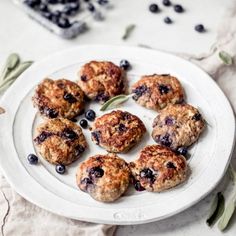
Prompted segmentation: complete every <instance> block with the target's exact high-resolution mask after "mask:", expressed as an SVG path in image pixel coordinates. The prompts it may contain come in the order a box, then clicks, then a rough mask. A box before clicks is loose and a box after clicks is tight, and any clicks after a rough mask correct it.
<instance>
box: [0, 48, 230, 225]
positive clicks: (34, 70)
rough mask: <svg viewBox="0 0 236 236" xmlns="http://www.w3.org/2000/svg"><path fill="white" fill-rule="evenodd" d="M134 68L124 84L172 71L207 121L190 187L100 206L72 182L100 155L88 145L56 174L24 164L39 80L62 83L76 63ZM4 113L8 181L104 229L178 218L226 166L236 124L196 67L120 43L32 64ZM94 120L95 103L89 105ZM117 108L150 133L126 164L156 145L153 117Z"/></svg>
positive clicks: (2, 156)
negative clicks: (96, 62) (138, 120)
mask: <svg viewBox="0 0 236 236" xmlns="http://www.w3.org/2000/svg"><path fill="white" fill-rule="evenodd" d="M124 58H125V59H127V60H129V61H130V63H131V64H132V70H130V71H129V73H128V80H129V84H132V83H134V82H135V81H136V80H137V79H138V78H139V77H140V75H144V74H152V73H161V74H166V73H170V74H172V75H174V76H176V77H178V78H179V79H180V81H181V82H182V84H183V87H184V89H185V91H186V96H187V102H188V103H190V104H192V105H194V106H196V107H198V108H199V109H200V110H201V112H202V113H203V115H204V117H205V119H206V120H207V122H208V124H209V125H208V127H207V130H206V131H205V132H204V134H203V135H202V136H201V138H200V139H199V141H198V143H196V144H195V145H194V146H193V147H192V149H191V150H190V153H191V158H190V160H189V161H188V162H189V165H190V168H191V175H190V177H189V179H188V181H187V182H185V183H184V184H182V185H180V186H178V187H176V188H173V189H171V190H169V191H165V192H163V193H148V192H146V191H144V192H136V191H134V189H133V188H132V187H130V188H129V190H128V191H127V193H126V194H125V196H123V197H121V198H120V199H119V200H118V201H116V202H114V203H109V204H107V203H106V204H105V203H100V202H96V201H95V200H93V199H92V198H91V197H90V196H89V195H88V194H86V193H84V192H82V191H80V190H79V189H78V188H77V186H76V183H75V173H76V168H77V165H78V164H79V163H80V162H81V161H83V160H85V159H86V158H88V157H89V156H91V155H93V154H98V153H105V151H104V150H103V149H101V148H99V147H98V146H96V145H94V144H93V143H92V142H91V141H90V134H89V131H88V130H86V131H85V132H84V133H85V135H86V139H87V141H88V143H89V150H87V151H86V152H85V153H84V155H83V157H82V158H81V159H80V160H78V161H76V162H75V163H73V164H72V165H71V166H69V167H68V169H67V170H68V171H67V174H65V175H59V174H57V173H56V172H55V170H54V166H52V165H51V164H49V163H47V162H46V161H44V160H43V159H42V158H40V164H39V165H36V166H32V165H29V164H28V162H27V159H26V157H27V155H28V154H29V153H34V152H36V150H35V147H34V145H33V143H32V136H33V134H34V131H35V126H36V125H37V123H38V122H41V120H40V119H41V118H40V117H39V116H38V114H37V112H36V110H35V109H34V108H33V106H32V102H31V97H32V94H33V90H34V87H35V86H36V85H37V84H38V83H39V82H40V81H41V80H42V79H43V78H44V77H47V76H49V77H52V78H54V79H58V78H67V79H70V80H73V81H75V80H76V79H77V78H76V73H77V71H78V70H79V68H80V66H81V65H82V64H84V63H85V62H88V61H90V60H110V61H113V62H114V63H116V64H119V61H120V60H121V59H124ZM0 106H2V107H3V108H5V110H6V113H5V114H3V115H1V116H0V126H1V132H0V140H1V141H0V165H1V167H2V169H3V172H4V174H5V176H6V177H7V179H8V181H9V183H10V184H11V185H12V186H13V188H15V190H16V191H17V192H18V193H19V194H21V195H22V196H23V197H24V198H26V199H27V200H29V201H31V202H32V203H34V204H36V205H38V206H40V207H42V208H45V209H47V210H49V211H52V212H54V213H57V214H60V215H63V216H66V217H70V218H74V219H80V220H85V221H91V222H101V223H108V224H141V223H145V222H150V221H155V220H159V219H163V218H166V217H168V216H171V215H173V214H176V213H178V212H180V211H182V210H184V209H186V208H187V207H190V206H191V205H193V204H195V203H196V202H198V201H199V200H200V199H202V198H203V197H204V196H206V194H208V193H209V192H210V191H211V190H212V189H213V188H214V187H215V186H216V184H217V183H218V182H219V181H220V179H221V178H222V176H223V175H224V172H225V170H226V168H227V166H228V163H229V161H230V156H231V152H232V149H233V145H234V131H235V120H234V115H233V112H232V109H231V107H230V104H229V102H228V100H227V99H226V97H225V96H224V94H223V92H222V91H221V90H220V89H219V87H218V86H217V85H216V84H215V82H214V81H213V80H212V79H211V78H210V77H209V76H208V75H207V74H206V73H205V72H203V71H202V70H200V69H199V68H198V67H196V66H195V65H193V64H191V63H189V62H187V61H185V60H182V59H180V58H178V57H176V56H173V55H169V54H166V53H163V52H158V51H152V50H147V49H140V48H131V47H119V46H101V45H100V46H81V47H77V48H74V49H70V50H67V51H64V52H60V53H57V54H56V55H53V56H50V57H48V58H46V59H45V60H43V61H41V62H39V63H35V64H34V65H33V66H32V67H31V68H29V69H28V70H27V71H26V72H25V73H24V74H23V75H22V76H21V77H20V78H19V79H18V80H17V81H16V82H15V83H14V84H13V86H12V87H11V88H10V89H9V90H8V91H7V93H6V94H5V95H4V97H3V98H2V101H1V104H0ZM89 106H90V107H91V108H92V109H94V110H95V111H96V113H97V115H101V114H103V113H102V112H100V111H99V108H100V105H98V104H95V103H91V104H90V105H89ZM122 109H124V110H127V111H129V112H131V113H133V114H136V115H138V116H139V117H140V118H141V119H142V120H143V122H144V123H145V125H146V127H147V130H148V133H147V134H146V136H145V137H144V138H143V140H142V142H141V143H139V144H138V145H136V146H135V147H134V148H133V149H132V150H131V151H130V152H128V153H127V154H122V155H120V156H121V157H123V158H124V159H126V160H127V161H131V160H134V159H135V158H137V155H138V152H139V150H140V149H141V148H142V147H144V146H145V145H147V144H152V143H154V141H153V140H152V138H151V137H150V133H151V125H152V120H153V118H154V117H155V116H156V114H157V113H156V112H154V111H150V110H147V109H145V108H143V107H141V106H138V105H137V104H136V103H134V102H133V101H131V100H130V101H129V102H127V103H125V104H124V105H123V106H122Z"/></svg>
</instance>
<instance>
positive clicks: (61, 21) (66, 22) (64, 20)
mask: <svg viewBox="0 0 236 236" xmlns="http://www.w3.org/2000/svg"><path fill="white" fill-rule="evenodd" d="M57 25H58V26H59V27H60V28H63V29H65V28H69V27H70V26H71V24H70V21H69V20H68V19H67V18H65V17H59V19H58V21H57Z"/></svg>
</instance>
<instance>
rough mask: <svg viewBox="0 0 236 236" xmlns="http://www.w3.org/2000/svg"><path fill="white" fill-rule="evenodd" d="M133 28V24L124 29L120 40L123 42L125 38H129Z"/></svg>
mask: <svg viewBox="0 0 236 236" xmlns="http://www.w3.org/2000/svg"><path fill="white" fill-rule="evenodd" d="M134 28H135V25H134V24H131V25H128V26H127V27H126V28H125V33H124V35H123V36H122V39H123V40H126V39H127V38H129V36H130V34H131V33H132V31H133V30H134Z"/></svg>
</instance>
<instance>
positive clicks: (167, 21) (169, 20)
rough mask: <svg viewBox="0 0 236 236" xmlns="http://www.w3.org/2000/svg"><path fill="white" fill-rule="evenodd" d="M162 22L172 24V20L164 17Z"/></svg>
mask: <svg viewBox="0 0 236 236" xmlns="http://www.w3.org/2000/svg"><path fill="white" fill-rule="evenodd" d="M164 22H165V23H166V24H171V23H172V20H171V19H170V17H168V16H167V17H165V18H164Z"/></svg>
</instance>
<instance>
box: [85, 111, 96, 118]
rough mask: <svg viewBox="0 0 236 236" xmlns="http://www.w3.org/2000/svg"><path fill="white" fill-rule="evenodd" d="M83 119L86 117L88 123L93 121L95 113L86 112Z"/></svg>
mask: <svg viewBox="0 0 236 236" xmlns="http://www.w3.org/2000/svg"><path fill="white" fill-rule="evenodd" d="M85 117H86V118H87V119H88V120H89V121H94V119H95V117H96V113H95V111H93V110H91V109H89V110H87V111H86V113H85Z"/></svg>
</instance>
